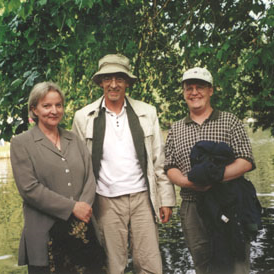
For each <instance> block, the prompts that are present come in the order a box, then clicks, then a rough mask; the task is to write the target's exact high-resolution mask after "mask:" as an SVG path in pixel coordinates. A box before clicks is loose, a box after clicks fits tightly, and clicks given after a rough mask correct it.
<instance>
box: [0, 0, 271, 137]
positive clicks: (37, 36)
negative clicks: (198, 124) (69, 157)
mask: <svg viewBox="0 0 274 274" xmlns="http://www.w3.org/2000/svg"><path fill="white" fill-rule="evenodd" d="M273 27H274V7H273V4H271V3H270V4H268V6H266V4H265V3H264V2H262V1H261V0H254V1H253V0H220V1H216V0H207V1H206V0H196V1H191V0H181V1H176V0H153V1H152V0H148V1H143V0H136V1H133V0H64V1H59V0H2V1H1V0H0V105H1V108H0V133H1V136H0V138H4V139H6V140H9V139H10V137H11V136H12V135H13V134H18V133H20V132H22V131H23V130H26V129H27V128H28V113H27V100H28V95H29V92H30V90H31V88H32V87H33V85H34V84H35V83H37V82H40V81H45V80H52V81H55V82H58V83H59V84H60V86H61V87H62V89H63V91H64V92H65V94H66V117H65V119H64V122H63V123H64V126H65V127H68V128H69V127H70V126H71V123H72V119H73V114H74V112H75V110H76V109H79V108H81V107H83V106H84V105H86V104H87V103H90V102H91V101H94V100H95V99H97V98H98V97H99V96H101V94H102V91H101V90H100V89H99V88H98V87H96V86H94V85H93V84H92V81H91V77H92V75H93V74H94V73H95V71H96V70H97V64H98V60H99V59H100V58H101V57H102V56H104V55H105V54H108V53H117V52H119V53H122V54H124V55H126V56H127V57H129V58H130V59H131V60H132V65H133V73H134V74H135V75H137V76H138V78H139V81H138V83H137V84H136V85H135V86H134V87H133V88H132V89H131V90H129V94H130V95H131V96H132V97H134V98H137V99H140V100H143V101H146V102H149V103H151V104H153V105H155V106H156V107H157V109H158V113H159V117H160V120H161V124H162V126H163V127H164V128H168V127H169V126H170V123H171V122H172V121H175V120H178V119H180V118H182V117H183V116H185V115H186V113H187V108H186V105H185V103H184V101H183V97H182V91H181V84H180V78H181V76H182V72H183V70H185V69H187V68H190V67H193V66H197V65H198V66H206V67H207V68H208V69H209V70H210V71H211V72H212V74H213V78H214V88H215V93H214V97H213V105H214V107H216V108H218V109H221V110H227V111H231V112H233V113H235V114H236V115H238V116H239V117H240V118H245V117H249V116H252V117H253V118H255V119H256V122H255V123H254V125H253V126H254V129H256V128H257V127H263V129H265V128H271V130H272V134H273V135H274V119H273V118H272V113H273V112H274V100H273V95H274V88H273V86H274V84H273V76H274V69H273V68H274V44H273V43H274V39H273V32H274V28H273Z"/></svg>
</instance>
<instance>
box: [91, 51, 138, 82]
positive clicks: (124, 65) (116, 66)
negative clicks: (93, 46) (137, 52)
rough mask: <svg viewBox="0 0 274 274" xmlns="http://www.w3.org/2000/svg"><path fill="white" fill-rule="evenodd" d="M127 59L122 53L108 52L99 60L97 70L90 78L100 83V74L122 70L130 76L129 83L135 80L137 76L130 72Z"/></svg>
mask: <svg viewBox="0 0 274 274" xmlns="http://www.w3.org/2000/svg"><path fill="white" fill-rule="evenodd" d="M130 69H131V66H130V63H129V59H128V58H127V57H126V56H124V55H122V54H108V55H106V56H104V57H103V58H101V59H100V60H99V64H98V71H97V72H96V73H95V74H94V75H93V76H92V80H93V82H94V83H96V84H97V85H100V77H99V76H100V75H103V74H111V73H118V72H122V73H125V74H126V75H127V76H128V77H129V78H130V85H133V84H134V83H135V82H136V81H137V77H136V76H134V75H133V74H132V73H131V72H130Z"/></svg>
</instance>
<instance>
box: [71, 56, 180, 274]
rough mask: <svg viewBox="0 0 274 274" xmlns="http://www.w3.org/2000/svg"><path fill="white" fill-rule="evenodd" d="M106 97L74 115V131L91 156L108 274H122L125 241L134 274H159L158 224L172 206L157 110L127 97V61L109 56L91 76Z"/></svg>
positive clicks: (96, 213) (129, 78)
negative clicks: (130, 255) (129, 249)
mask: <svg viewBox="0 0 274 274" xmlns="http://www.w3.org/2000/svg"><path fill="white" fill-rule="evenodd" d="M92 79H93V81H94V82H95V83H96V84H97V85H99V86H100V87H101V88H102V89H103V91H104V95H103V96H102V97H101V98H100V99H98V100H97V101H95V102H93V103H92V104H90V105H88V106H86V107H84V108H82V109H81V110H79V111H77V112H76V114H75V118H74V122H73V130H74V131H75V132H76V133H77V134H78V135H79V136H80V137H81V138H82V139H83V140H84V141H85V143H86V145H87V147H88V149H89V152H90V153H91V155H92V163H93V170H94V174H95V177H96V181H97V189H96V192H97V196H96V202H95V207H94V216H95V218H96V220H97V222H98V226H99V230H100V234H101V241H102V244H103V246H104V247H105V250H106V253H107V257H108V263H107V266H108V273H111V274H121V273H124V270H125V268H126V265H127V262H128V244H129V243H128V239H129V238H130V247H131V249H132V256H133V265H134V268H135V271H136V273H154V274H158V273H159V274H160V273H162V262H161V255H160V251H159V244H158V232H157V225H156V222H157V221H162V222H163V223H166V222H167V221H168V220H169V218H170V216H171V214H172V211H171V207H173V206H174V205H175V192H174V187H173V185H172V184H171V183H170V182H169V180H168V179H167V177H166V175H165V174H164V170H163V165H164V144H163V138H162V134H161V129H160V126H159V122H158V118H157V114H156V109H155V107H153V106H151V105H148V104H146V103H144V102H141V101H137V100H134V99H132V98H130V97H128V96H126V95H125V92H126V89H127V88H129V87H131V86H132V85H133V84H134V83H135V82H136V80H137V78H136V76H134V75H133V74H132V73H131V72H130V62H129V59H128V58H127V57H125V56H123V55H121V54H109V55H106V56H104V57H103V58H102V59H100V60H99V69H98V72H96V73H95V74H94V76H93V78H92Z"/></svg>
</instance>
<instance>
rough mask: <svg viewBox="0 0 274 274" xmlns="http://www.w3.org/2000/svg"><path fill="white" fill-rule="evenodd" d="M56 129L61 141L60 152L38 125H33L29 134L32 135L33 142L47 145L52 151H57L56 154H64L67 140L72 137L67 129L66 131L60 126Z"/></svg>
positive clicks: (67, 143)
mask: <svg viewBox="0 0 274 274" xmlns="http://www.w3.org/2000/svg"><path fill="white" fill-rule="evenodd" d="M58 129H59V134H60V142H61V149H62V153H61V152H60V151H59V150H58V149H57V148H56V147H55V146H54V145H53V144H52V142H51V141H50V140H49V139H48V138H47V137H46V135H45V134H44V133H43V132H42V131H41V130H40V128H39V127H38V125H35V126H34V127H33V128H32V129H31V134H32V136H33V139H34V142H35V143H38V142H40V143H41V145H43V146H45V147H47V148H48V149H50V150H52V151H53V152H55V153H58V154H64V153H65V151H66V149H67V147H68V145H69V142H70V141H71V140H72V139H73V137H72V135H71V134H70V133H69V132H68V131H66V130H64V129H62V128H58Z"/></svg>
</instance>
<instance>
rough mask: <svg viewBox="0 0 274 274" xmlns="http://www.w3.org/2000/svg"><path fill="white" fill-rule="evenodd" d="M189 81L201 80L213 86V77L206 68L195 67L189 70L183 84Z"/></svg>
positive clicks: (185, 74) (184, 76)
mask: <svg viewBox="0 0 274 274" xmlns="http://www.w3.org/2000/svg"><path fill="white" fill-rule="evenodd" d="M189 79H199V80H203V81H205V82H208V83H210V84H211V85H213V78H212V75H211V73H210V72H209V71H208V70H207V69H206V68H200V67H195V68H192V69H189V70H187V71H186V72H185V73H184V74H183V78H182V82H184V81H185V80H189Z"/></svg>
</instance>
